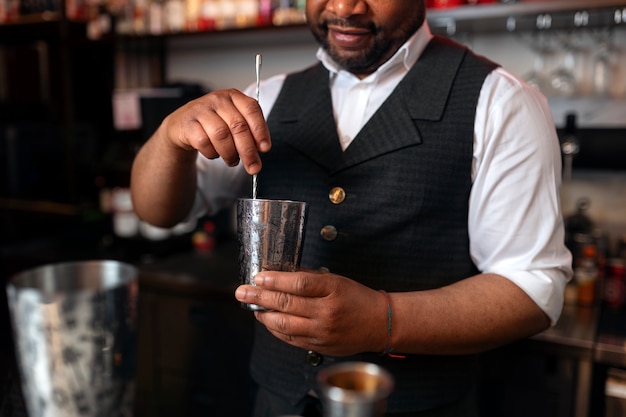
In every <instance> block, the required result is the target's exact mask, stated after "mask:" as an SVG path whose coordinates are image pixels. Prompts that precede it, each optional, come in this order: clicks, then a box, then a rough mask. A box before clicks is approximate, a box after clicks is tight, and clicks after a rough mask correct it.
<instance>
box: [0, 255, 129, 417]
mask: <svg viewBox="0 0 626 417" xmlns="http://www.w3.org/2000/svg"><path fill="white" fill-rule="evenodd" d="M137 288H138V287H137V269H136V268H135V267H133V266H131V265H128V264H124V263H121V262H117V261H80V262H68V263H58V264H52V265H46V266H42V267H38V268H35V269H32V270H28V271H25V272H22V273H20V274H18V275H16V276H14V277H12V278H11V280H10V281H9V283H8V285H7V294H8V301H9V309H10V314H11V321H12V325H13V333H14V336H15V344H16V356H17V361H18V366H19V370H20V376H21V380H22V392H23V396H24V399H25V402H26V408H27V411H28V414H29V415H30V416H32V417H57V416H58V417H61V416H62V417H73V416H81V417H96V416H102V417H105V416H106V417H111V416H114V417H115V416H132V412H133V395H134V375H135V356H136V339H137V335H136V332H137V292H138V289H137Z"/></svg>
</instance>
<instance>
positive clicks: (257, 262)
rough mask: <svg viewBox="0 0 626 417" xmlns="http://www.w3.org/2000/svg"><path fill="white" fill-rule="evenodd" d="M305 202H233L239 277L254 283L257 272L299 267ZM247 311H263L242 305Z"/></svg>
mask: <svg viewBox="0 0 626 417" xmlns="http://www.w3.org/2000/svg"><path fill="white" fill-rule="evenodd" d="M305 219H306V203H304V202H301V201H290V200H265V199H256V198H255V199H240V200H239V201H238V203H237V240H238V242H239V280H240V282H241V283H242V284H251V285H254V276H255V275H256V274H258V273H259V272H261V271H264V270H266V271H267V270H269V271H296V270H297V269H298V268H299V267H300V257H301V250H302V244H303V241H304V225H305ZM243 307H244V308H248V309H250V310H263V308H262V307H260V306H257V305H255V304H243Z"/></svg>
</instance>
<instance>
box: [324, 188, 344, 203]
mask: <svg viewBox="0 0 626 417" xmlns="http://www.w3.org/2000/svg"><path fill="white" fill-rule="evenodd" d="M328 199H329V200H330V202H331V203H333V204H341V203H343V202H344V200H345V199H346V191H345V190H344V189H343V188H341V187H333V189H332V190H330V192H329V193H328Z"/></svg>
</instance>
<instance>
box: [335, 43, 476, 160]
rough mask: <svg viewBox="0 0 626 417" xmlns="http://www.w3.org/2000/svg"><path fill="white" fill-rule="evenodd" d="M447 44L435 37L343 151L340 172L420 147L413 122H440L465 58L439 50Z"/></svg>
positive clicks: (454, 51)
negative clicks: (399, 151) (406, 149)
mask: <svg viewBox="0 0 626 417" xmlns="http://www.w3.org/2000/svg"><path fill="white" fill-rule="evenodd" d="M447 43H448V41H447V40H445V39H444V38H439V37H435V38H434V39H433V40H432V41H431V42H430V43H429V45H428V46H427V47H426V49H425V50H424V52H423V54H422V56H421V57H420V58H419V60H418V61H417V62H416V63H415V65H414V66H413V68H411V70H410V71H409V73H408V74H407V75H406V76H405V77H404V79H403V80H402V81H401V82H400V84H398V86H397V87H396V89H395V90H394V92H393V93H392V94H391V95H390V96H389V98H388V99H387V100H386V101H385V102H384V103H383V105H382V106H381V107H380V108H379V109H378V111H377V112H376V113H375V114H374V115H373V116H372V118H371V119H370V120H369V121H368V123H367V124H366V125H365V126H364V127H363V129H362V130H361V131H360V132H359V134H358V135H357V137H356V138H355V139H354V141H353V142H352V144H351V145H350V146H349V147H348V149H346V152H345V155H344V158H343V167H342V168H347V167H349V166H353V165H356V164H359V163H361V162H364V161H366V160H368V159H371V158H374V157H376V156H379V155H383V154H386V153H389V152H393V151H396V150H399V149H402V148H406V147H408V146H413V145H418V144H420V143H422V137H421V135H420V132H419V130H418V129H417V126H416V124H415V120H427V121H436V120H440V119H441V117H442V115H443V112H444V110H445V107H446V103H447V102H448V98H449V96H450V92H451V90H452V85H453V83H454V79H455V76H456V73H457V72H458V70H459V67H460V65H461V62H462V61H463V58H464V56H465V54H466V50H465V49H461V48H458V47H452V48H446V47H442V44H444V45H445V44H447ZM437 44H439V45H437ZM435 45H437V46H435Z"/></svg>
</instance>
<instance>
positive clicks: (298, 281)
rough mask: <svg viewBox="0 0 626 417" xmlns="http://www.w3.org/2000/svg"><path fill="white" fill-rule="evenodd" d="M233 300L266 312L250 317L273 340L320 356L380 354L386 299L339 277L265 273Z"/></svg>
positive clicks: (243, 286)
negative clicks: (274, 337)
mask: <svg viewBox="0 0 626 417" xmlns="http://www.w3.org/2000/svg"><path fill="white" fill-rule="evenodd" d="M254 280H255V283H256V286H251V285H242V286H240V287H239V288H238V289H237V291H236V293H235V297H236V298H237V300H239V301H241V302H243V303H248V304H257V305H260V306H263V307H265V308H267V309H268V310H270V311H257V312H255V313H254V314H255V315H256V318H257V319H258V320H259V322H261V323H263V324H264V325H265V326H266V327H267V329H268V330H269V331H270V332H271V333H272V334H273V335H274V336H276V337H277V338H279V339H281V340H283V341H285V342H287V343H289V344H291V345H293V346H297V347H300V348H302V349H307V350H314V351H316V352H319V353H321V354H324V355H334V356H345V355H353V354H357V353H361V352H381V351H382V350H383V349H384V347H385V341H386V334H387V304H386V301H385V297H384V296H383V295H382V294H381V293H379V292H378V291H375V290H373V289H371V288H368V287H366V286H364V285H361V284H359V283H357V282H356V281H353V280H350V279H348V278H345V277H341V276H339V275H333V274H330V273H315V272H305V271H299V272H275V271H265V272H261V273H259V274H258V275H257V276H256V277H255V279H254Z"/></svg>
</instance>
